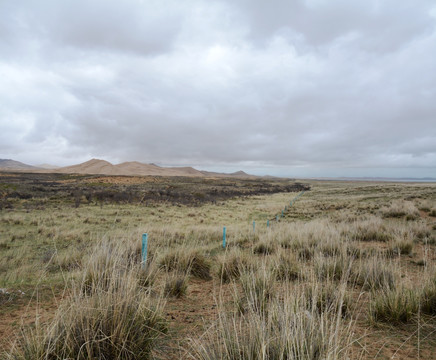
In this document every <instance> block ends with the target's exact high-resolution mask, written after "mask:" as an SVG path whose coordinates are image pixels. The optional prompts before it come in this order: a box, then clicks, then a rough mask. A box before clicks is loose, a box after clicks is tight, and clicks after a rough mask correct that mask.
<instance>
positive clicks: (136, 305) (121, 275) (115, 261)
mask: <svg viewBox="0 0 436 360" xmlns="http://www.w3.org/2000/svg"><path fill="white" fill-rule="evenodd" d="M120 250H121V249H120V248H119V247H116V246H113V245H112V244H107V246H100V247H99V249H98V250H97V251H96V253H95V254H96V260H98V261H92V259H93V258H91V261H90V262H89V264H88V266H87V268H86V269H85V271H84V277H83V281H82V283H80V284H77V285H75V286H74V287H73V289H72V290H73V293H72V295H71V296H69V297H68V298H67V299H65V300H64V302H63V303H62V304H61V306H60V308H59V310H58V312H57V314H56V316H55V318H54V320H53V321H52V322H51V323H49V324H46V325H43V324H41V323H37V324H36V328H35V329H33V330H29V331H25V332H24V334H23V338H22V340H21V341H20V342H19V343H17V344H16V346H15V347H14V348H13V349H12V351H11V352H10V353H9V354H8V356H7V358H8V359H15V360H27V359H29V360H30V359H32V360H34V359H41V360H42V359H78V360H82V359H83V360H85V359H117V358H118V359H144V360H145V359H149V358H150V356H151V351H152V349H153V348H154V347H155V346H156V344H157V343H158V339H160V338H161V337H162V334H164V333H165V332H166V329H167V326H166V323H165V320H164V319H163V317H162V313H161V312H162V303H161V302H160V301H159V299H154V298H153V297H152V296H151V294H150V292H149V291H143V290H141V287H140V286H139V284H138V281H137V275H136V269H134V268H131V267H130V268H129V267H125V266H123V265H125V263H124V264H123V261H121V260H120V259H123V257H122V256H116V253H118V255H119V254H120ZM97 269H99V270H101V271H102V273H101V274H99V273H97V272H96V270H97Z"/></svg>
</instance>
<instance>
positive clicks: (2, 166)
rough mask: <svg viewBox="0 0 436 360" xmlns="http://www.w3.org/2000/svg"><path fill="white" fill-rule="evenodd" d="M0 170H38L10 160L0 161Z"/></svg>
mask: <svg viewBox="0 0 436 360" xmlns="http://www.w3.org/2000/svg"><path fill="white" fill-rule="evenodd" d="M0 170H38V168H37V167H35V166H31V165H27V164H23V163H22V162H19V161H15V160H11V159H0Z"/></svg>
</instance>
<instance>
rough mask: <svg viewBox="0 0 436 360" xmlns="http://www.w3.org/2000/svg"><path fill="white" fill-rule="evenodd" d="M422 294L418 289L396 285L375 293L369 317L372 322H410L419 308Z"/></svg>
mask: <svg viewBox="0 0 436 360" xmlns="http://www.w3.org/2000/svg"><path fill="white" fill-rule="evenodd" d="M419 305H420V294H419V292H417V291H416V290H411V289H406V288H404V287H396V288H395V289H383V290H382V291H379V292H377V293H374V294H373V299H372V301H371V304H370V310H369V319H370V321H372V322H384V323H388V324H392V325H395V324H399V323H407V322H409V321H410V320H411V319H412V318H413V317H414V316H415V315H416V314H417V313H418V310H419Z"/></svg>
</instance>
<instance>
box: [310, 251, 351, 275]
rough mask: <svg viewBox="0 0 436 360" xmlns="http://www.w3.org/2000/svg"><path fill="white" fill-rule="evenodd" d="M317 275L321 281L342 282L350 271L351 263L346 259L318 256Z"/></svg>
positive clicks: (316, 260) (316, 261) (316, 263)
mask: <svg viewBox="0 0 436 360" xmlns="http://www.w3.org/2000/svg"><path fill="white" fill-rule="evenodd" d="M314 270H315V274H316V275H317V277H318V279H320V280H341V279H342V278H343V277H344V276H346V274H347V273H348V270H349V262H348V260H347V259H346V258H344V257H342V256H339V257H324V256H320V255H318V256H317V257H316V258H315V266H314Z"/></svg>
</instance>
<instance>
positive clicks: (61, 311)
mask: <svg viewBox="0 0 436 360" xmlns="http://www.w3.org/2000/svg"><path fill="white" fill-rule="evenodd" d="M2 181H3V183H2V189H3V194H4V193H5V192H6V191H8V190H7V189H10V187H9V188H8V182H7V179H5V178H2ZM95 181H97V180H95ZM183 181H188V180H186V179H184V180H183ZM195 181H198V180H195ZM217 181H222V180H217ZM232 181H233V182H235V185H234V186H235V187H244V186H245V187H246V188H247V185H246V183H244V182H238V180H232ZM171 182H172V184H176V182H177V181H176V180H175V179H172V180H171ZM265 184H266V185H264V187H263V188H265V189H266V188H269V189H271V186H276V187H277V188H280V189H281V190H282V191H284V192H277V193H256V194H252V193H245V194H236V195H235V196H234V197H232V198H230V197H229V198H227V197H226V198H222V199H221V198H219V197H218V198H214V199H209V201H206V200H205V201H202V202H201V203H199V202H198V201H192V202H191V203H189V204H183V203H181V202H177V201H175V202H174V201H169V200H168V198H167V197H164V199H161V200H159V199H157V198H153V199H151V200H149V201H142V202H141V201H139V202H131V201H127V200H126V201H118V202H113V201H105V202H101V201H99V200H98V199H93V198H92V197H91V199H90V201H87V200H86V196H85V195H83V197H82V198H80V201H79V205H78V206H77V203H76V200H77V194H76V193H74V192H73V191H71V192H70V196H69V197H68V196H66V197H64V198H63V199H62V201H60V200H59V199H56V197H55V194H53V195H51V197H47V198H41V197H40V196H36V195H35V196H29V197H26V198H24V197H14V198H11V197H9V198H8V199H7V206H4V207H3V210H1V211H0V236H1V237H0V259H1V263H0V287H1V288H2V291H1V292H0V306H1V307H0V317H1V327H0V336H1V344H2V347H3V355H2V356H3V357H4V358H6V359H17V360H18V359H204V360H209V359H210V360H212V359H223V360H227V359H228V360H230V359H235V360H236V359H244V360H257V359H259V360H260V359H265V360H266V359H274V360H275V359H374V358H377V359H378V358H380V359H385V358H395V359H407V358H413V359H417V358H421V359H434V358H436V355H435V354H436V319H435V315H436V268H435V266H434V264H435V259H436V218H435V214H436V184H390V183H358V182H354V183H353V182H315V181H312V182H310V184H309V183H308V184H309V185H310V188H311V189H310V191H306V192H305V193H304V195H303V196H301V197H300V198H299V199H298V200H296V201H294V202H293V204H292V206H290V201H291V200H292V199H294V198H295V196H296V195H297V194H298V193H299V192H298V190H297V191H295V192H292V190H293V189H292V187H287V186H288V185H289V182H288V183H286V182H283V183H276V184H274V183H272V185H271V184H269V183H268V182H267V181H266V180H265ZM268 184H269V185H268ZM80 186H81V190H82V191H83V193H82V194H85V193H86V189H87V188H86V186H85V185H84V184H83V183H81V185H80ZM92 186H94V188H95V186H97V185H95V183H93V185H92ZM119 186H121V185H119ZM138 186H139V185H138ZM210 186H212V187H214V188H217V184H216V183H213V182H212V185H210ZM256 186H257V185H256ZM201 189H202V190H201V191H203V193H205V194H210V192H208V187H207V184H206V185H205V184H202V187H201ZM42 190H43V189H42ZM42 190H41V193H44V191H42ZM125 190H126V189H124V191H125ZM127 190H129V189H128V188H127ZM139 190H140V188H139ZM139 190H138V191H139ZM294 190H296V189H294ZM184 191H187V190H186V189H185V190H184ZM190 191H192V192H194V191H196V192H198V186H192V190H190ZM67 193H68V192H65V194H67ZM30 195H31V192H30ZM208 196H209V195H207V196H205V197H204V199H208ZM193 198H195V196H194V197H193ZM106 200H107V199H106ZM285 206H286V207H287V210H286V211H284V216H283V217H281V216H280V215H281V212H282V210H284V208H285ZM276 215H279V220H278V221H276V220H275V219H276ZM267 220H269V224H270V226H269V227H267V226H266V224H267ZM253 221H256V227H255V232H254V231H253V226H252V222H253ZM223 226H226V227H227V235H228V236H227V247H226V249H223V248H222V227H223ZM142 233H148V235H149V253H148V258H147V263H146V264H141V234H142ZM143 265H145V266H143Z"/></svg>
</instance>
